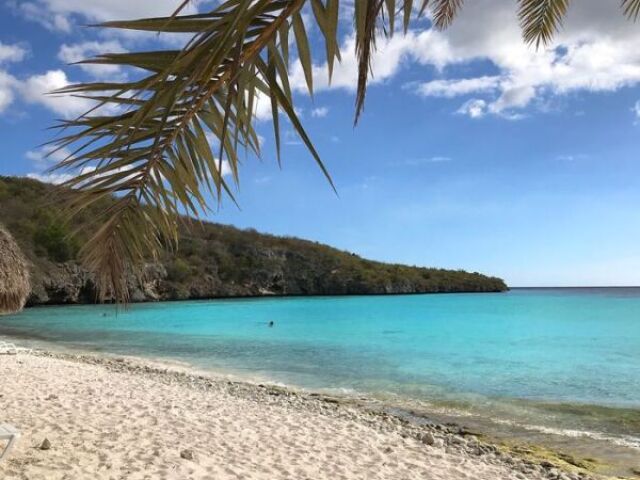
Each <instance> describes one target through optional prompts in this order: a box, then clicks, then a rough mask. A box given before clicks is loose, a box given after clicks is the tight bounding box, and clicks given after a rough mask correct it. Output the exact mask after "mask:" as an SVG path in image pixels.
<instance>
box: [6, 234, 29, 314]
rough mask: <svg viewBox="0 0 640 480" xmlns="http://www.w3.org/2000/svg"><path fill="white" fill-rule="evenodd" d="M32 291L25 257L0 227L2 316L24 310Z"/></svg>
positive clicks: (9, 235) (11, 238)
mask: <svg viewBox="0 0 640 480" xmlns="http://www.w3.org/2000/svg"><path fill="white" fill-rule="evenodd" d="M30 291H31V286H30V284H29V268H28V266H27V262H26V260H25V258H24V255H22V252H21V251H20V247H18V244H17V243H16V242H15V240H14V239H13V237H12V236H11V234H10V233H9V232H8V231H7V230H6V229H5V228H4V227H3V226H2V225H0V315H4V314H7V313H15V312H18V311H20V310H22V307H24V304H25V302H26V301H27V296H28V295H29V292H30Z"/></svg>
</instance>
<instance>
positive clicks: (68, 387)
mask: <svg viewBox="0 0 640 480" xmlns="http://www.w3.org/2000/svg"><path fill="white" fill-rule="evenodd" d="M0 379H1V380H0V423H11V424H13V425H14V426H16V427H17V428H18V429H19V430H20V431H21V432H22V438H21V439H20V441H19V443H18V444H17V447H16V448H15V449H14V450H13V452H12V453H11V455H10V456H9V458H8V459H7V460H5V461H3V462H2V463H0V478H2V479H6V480H9V479H25V480H26V479H29V480H40V479H42V480H45V479H46V480H58V479H60V480H62V479H69V480H81V479H109V480H116V479H131V480H136V479H181V480H183V479H211V480H214V479H215V480H224V479H265V480H267V479H268V480H275V479H300V480H302V479H331V480H339V479H345V480H355V479H363V480H365V479H366V480H370V479H389V480H403V479H432V480H457V479H474V480H499V479H519V480H524V479H534V480H535V479H542V478H554V479H564V480H566V479H579V478H586V475H584V474H580V475H579V474H577V473H562V472H560V471H558V470H556V469H555V468H552V467H551V466H550V465H546V466H541V465H537V464H535V463H532V462H527V461H522V460H520V459H517V458H514V457H511V456H510V455H509V454H505V453H502V452H500V451H499V450H498V449H496V448H495V447H493V446H491V445H485V444H483V443H479V442H478V441H477V440H476V439H475V438H473V437H469V436H467V437H466V438H465V437H463V436H460V435H457V434H454V433H452V432H451V431H450V430H448V429H447V428H446V427H438V428H435V427H432V426H415V425H410V424H407V423H406V422H403V421H401V420H400V419H397V418H394V417H391V416H385V415H381V414H379V413H373V412H370V411H367V410H365V409H363V408H362V407H360V406H357V405H350V404H348V403H344V402H337V401H334V400H332V399H330V398H325V397H321V396H315V395H312V394H308V393H304V392H294V391H289V390H284V389H279V388H275V387H268V386H259V385H251V384H247V383H242V382H230V381H228V380H225V379H220V378H218V379H216V378H213V377H211V378H209V377H206V376H202V375H196V374H190V373H185V371H184V370H181V369H180V368H177V367H176V368H171V367H170V368H164V367H159V366H157V365H155V364H152V363H150V362H147V361H145V360H140V359H108V358H99V357H94V356H81V355H77V356H75V355H63V354H47V353H44V354H33V355H29V354H18V355H11V356H9V355H2V356H0ZM45 438H46V439H48V440H49V441H50V443H51V448H50V449H48V450H42V449H40V448H39V447H40V445H41V444H42V442H43V440H44V439H45ZM191 454H192V455H191ZM183 457H187V458H183Z"/></svg>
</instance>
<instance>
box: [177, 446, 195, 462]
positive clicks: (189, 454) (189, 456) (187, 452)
mask: <svg viewBox="0 0 640 480" xmlns="http://www.w3.org/2000/svg"><path fill="white" fill-rule="evenodd" d="M180 457H181V458H184V459H185V460H193V459H194V458H195V455H194V454H193V450H191V449H189V448H186V449H184V450H182V451H181V452H180Z"/></svg>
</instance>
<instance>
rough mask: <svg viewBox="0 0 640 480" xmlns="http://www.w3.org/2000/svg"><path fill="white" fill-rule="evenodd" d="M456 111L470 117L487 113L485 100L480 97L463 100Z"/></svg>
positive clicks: (478, 116) (477, 116)
mask: <svg viewBox="0 0 640 480" xmlns="http://www.w3.org/2000/svg"><path fill="white" fill-rule="evenodd" d="M456 113H460V114H463V115H469V116H470V117H471V118H480V117H483V116H484V115H485V114H486V113H487V102H485V101H484V100H482V99H480V98H476V99H474V100H469V101H467V102H465V103H464V104H463V105H462V106H461V107H460V108H459V109H458V110H457V111H456Z"/></svg>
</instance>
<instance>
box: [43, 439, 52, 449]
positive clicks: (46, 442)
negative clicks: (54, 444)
mask: <svg viewBox="0 0 640 480" xmlns="http://www.w3.org/2000/svg"><path fill="white" fill-rule="evenodd" d="M50 448H51V442H50V441H49V439H48V438H45V439H44V440H43V441H42V443H41V444H40V450H49V449H50Z"/></svg>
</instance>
